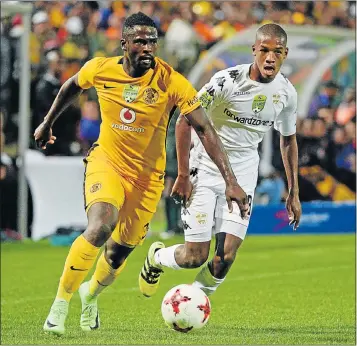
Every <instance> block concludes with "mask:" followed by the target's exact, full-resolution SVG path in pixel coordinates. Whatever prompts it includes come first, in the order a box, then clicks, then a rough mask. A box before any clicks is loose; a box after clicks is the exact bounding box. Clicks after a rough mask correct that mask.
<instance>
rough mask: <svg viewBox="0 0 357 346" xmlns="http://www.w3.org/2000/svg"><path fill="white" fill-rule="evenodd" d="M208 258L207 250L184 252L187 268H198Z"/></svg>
mask: <svg viewBox="0 0 357 346" xmlns="http://www.w3.org/2000/svg"><path fill="white" fill-rule="evenodd" d="M207 259H208V252H206V251H203V250H198V251H188V252H186V263H187V266H188V267H189V268H199V267H201V265H203V264H204V263H205V262H206V261H207Z"/></svg>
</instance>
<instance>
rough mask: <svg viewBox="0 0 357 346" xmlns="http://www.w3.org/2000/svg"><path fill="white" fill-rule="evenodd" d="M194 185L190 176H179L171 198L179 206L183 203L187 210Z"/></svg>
mask: <svg viewBox="0 0 357 346" xmlns="http://www.w3.org/2000/svg"><path fill="white" fill-rule="evenodd" d="M192 188H193V186H192V183H191V181H190V176H187V177H183V176H178V177H177V178H176V181H175V184H174V186H173V188H172V191H171V195H170V196H171V197H172V198H173V199H174V201H175V202H176V203H177V204H178V203H181V205H182V206H183V207H185V208H186V206H187V202H188V200H189V198H190V196H191V193H192Z"/></svg>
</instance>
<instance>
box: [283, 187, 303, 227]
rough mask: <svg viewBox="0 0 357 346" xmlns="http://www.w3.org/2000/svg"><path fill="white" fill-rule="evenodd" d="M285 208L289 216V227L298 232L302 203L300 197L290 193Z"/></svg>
mask: <svg viewBox="0 0 357 346" xmlns="http://www.w3.org/2000/svg"><path fill="white" fill-rule="evenodd" d="M285 206H286V210H287V212H288V216H289V225H293V230H294V231H296V229H297V228H298V227H299V223H300V218H301V203H300V199H299V196H298V195H291V194H290V193H289V195H288V198H287V199H286V203H285Z"/></svg>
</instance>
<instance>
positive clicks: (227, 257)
mask: <svg viewBox="0 0 357 346" xmlns="http://www.w3.org/2000/svg"><path fill="white" fill-rule="evenodd" d="M235 258H236V255H235V254H234V253H231V252H229V253H225V254H224V256H223V260H222V262H223V263H224V265H225V266H228V267H230V266H231V265H232V264H233V262H234V260H235Z"/></svg>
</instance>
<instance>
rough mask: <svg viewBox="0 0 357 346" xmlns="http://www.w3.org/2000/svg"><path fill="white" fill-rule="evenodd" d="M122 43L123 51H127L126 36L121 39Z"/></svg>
mask: <svg viewBox="0 0 357 346" xmlns="http://www.w3.org/2000/svg"><path fill="white" fill-rule="evenodd" d="M120 45H121V49H122V50H123V51H126V40H125V39H124V38H122V39H121V40H120Z"/></svg>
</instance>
